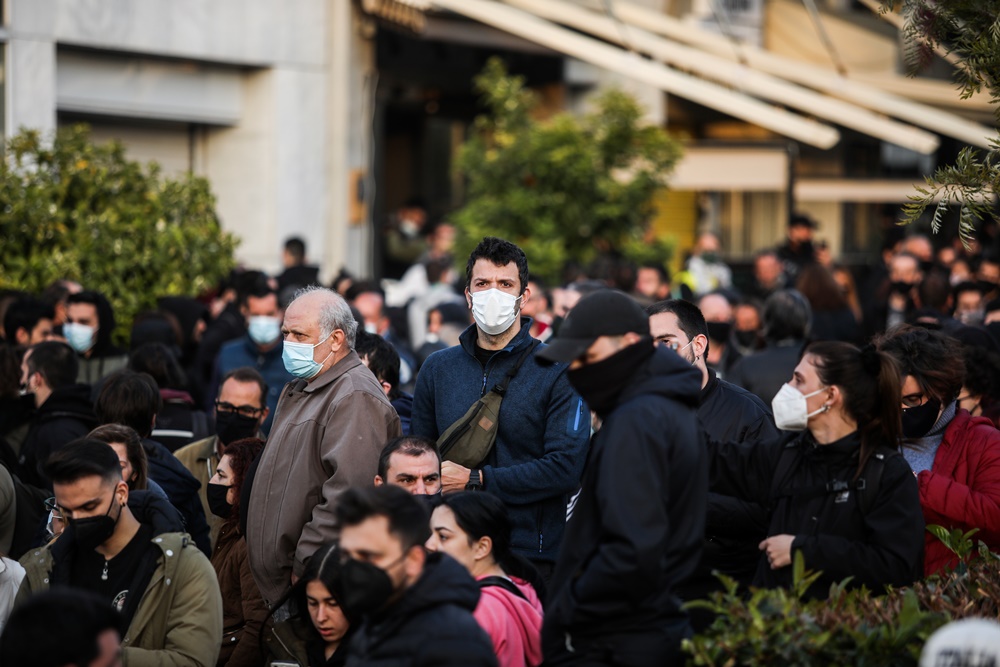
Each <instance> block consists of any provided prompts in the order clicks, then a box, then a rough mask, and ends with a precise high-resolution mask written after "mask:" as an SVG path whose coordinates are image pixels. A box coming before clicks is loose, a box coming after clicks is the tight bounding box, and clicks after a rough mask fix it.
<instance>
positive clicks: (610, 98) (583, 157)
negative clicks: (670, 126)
mask: <svg viewBox="0 0 1000 667" xmlns="http://www.w3.org/2000/svg"><path fill="white" fill-rule="evenodd" d="M475 83H476V89H477V90H478V91H479V93H480V95H481V96H482V102H483V104H484V106H485V107H486V109H487V113H486V114H485V115H483V116H480V117H479V118H477V120H476V123H475V128H476V134H474V135H473V136H472V137H470V138H469V140H468V141H467V142H466V144H465V145H464V146H463V148H462V150H461V151H460V153H459V156H458V160H457V163H456V164H457V170H458V172H459V174H461V175H462V176H464V177H465V178H466V180H467V187H466V204H465V206H464V207H463V208H462V209H461V210H459V211H458V212H456V213H455V215H454V216H453V217H452V219H453V220H454V222H455V223H456V225H457V227H458V229H459V240H458V247H457V249H456V253H457V255H458V256H462V255H463V254H464V253H466V252H468V251H471V249H472V247H474V246H475V244H476V243H478V242H479V240H480V239H481V238H482V237H483V236H488V235H490V236H502V237H504V238H506V239H508V240H511V241H513V242H515V243H517V244H519V245H521V246H522V247H524V248H525V250H527V251H528V252H529V255H530V257H531V265H532V271H533V272H536V273H538V274H540V275H542V276H544V277H546V278H548V279H549V280H552V281H556V280H558V278H559V275H560V272H561V271H562V269H563V267H564V265H565V264H566V263H567V262H568V261H570V260H573V261H578V262H581V263H587V262H589V261H592V260H593V259H595V258H596V257H598V256H599V255H602V254H613V253H619V254H621V255H624V256H625V257H628V258H629V259H633V260H634V261H647V260H658V261H661V262H662V261H665V260H666V259H667V258H668V257H669V254H670V252H671V250H672V247H671V246H670V245H668V244H665V243H663V242H655V241H654V239H652V238H651V237H650V236H649V235H648V222H649V220H650V218H651V217H652V215H653V213H654V209H653V205H652V201H651V200H652V196H653V194H654V193H655V192H656V191H657V190H658V189H660V188H662V187H664V186H665V185H666V178H667V175H668V174H669V172H670V170H671V169H672V168H673V165H674V164H675V163H676V161H677V159H678V158H679V156H680V149H679V146H678V145H677V143H676V142H674V141H673V140H671V139H670V138H669V137H668V136H667V135H666V133H665V132H664V131H663V130H662V129H661V128H658V127H647V126H643V125H641V124H640V119H641V116H642V113H641V110H640V108H639V106H638V105H637V104H636V102H635V100H633V99H632V98H631V97H629V96H628V95H625V94H624V93H621V92H616V91H612V92H609V93H606V94H605V95H604V96H602V97H601V98H600V99H599V100H598V102H597V105H596V109H595V111H594V112H593V113H591V114H589V115H587V116H585V117H583V118H576V117H574V116H572V115H569V114H560V115H557V116H555V117H553V118H551V119H548V120H545V121H540V120H536V119H534V118H533V116H532V114H533V113H535V111H536V108H537V102H536V99H535V96H534V95H533V94H532V93H531V92H530V91H528V90H525V88H524V81H523V79H522V78H521V77H512V76H508V75H507V72H506V70H505V68H504V66H503V63H502V61H500V60H499V59H497V58H494V59H491V60H490V61H489V63H488V64H487V66H486V68H485V69H484V70H483V72H482V74H480V75H479V76H478V77H477V78H476V82H475Z"/></svg>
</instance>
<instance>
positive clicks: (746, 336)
mask: <svg viewBox="0 0 1000 667" xmlns="http://www.w3.org/2000/svg"><path fill="white" fill-rule="evenodd" d="M733 336H734V337H735V338H736V342H737V343H739V344H740V347H744V348H750V349H753V348H755V347H757V332H756V331H752V330H751V331H734V332H733Z"/></svg>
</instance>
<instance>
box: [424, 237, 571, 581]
mask: <svg viewBox="0 0 1000 667" xmlns="http://www.w3.org/2000/svg"><path fill="white" fill-rule="evenodd" d="M465 277H466V290H465V295H466V299H467V304H468V307H469V308H470V309H471V310H472V315H473V318H474V320H475V324H473V325H471V326H470V327H469V328H467V329H466V330H465V332H464V333H463V334H462V336H461V340H460V342H461V344H460V346H458V347H453V348H449V349H447V350H442V351H440V352H435V353H434V354H432V355H431V356H430V357H428V359H427V361H425V362H424V365H423V367H422V368H421V369H420V374H419V375H418V376H417V386H416V389H415V390H414V396H413V422H412V428H411V433H413V434H414V435H422V436H426V437H428V438H430V439H432V440H437V439H438V438H440V436H441V434H442V433H444V432H445V431H447V429H448V427H450V426H451V425H452V424H453V423H455V422H456V421H457V420H458V419H459V418H461V417H462V416H463V415H464V414H465V413H466V412H467V411H468V409H469V408H470V407H471V406H472V405H473V404H474V403H475V402H476V401H478V400H479V399H480V397H482V396H483V394H485V393H486V392H487V391H490V390H491V389H492V388H493V387H494V386H495V385H496V384H498V383H499V382H501V381H502V380H503V379H504V377H505V376H506V375H507V373H508V372H509V371H511V370H512V369H513V368H514V366H515V365H516V364H517V363H518V362H519V360H520V359H521V358H522V357H524V363H523V364H522V365H521V367H520V369H519V370H518V371H517V374H516V376H515V377H514V378H513V379H512V380H511V381H510V384H509V386H508V387H507V391H506V394H505V398H504V399H503V403H502V404H501V406H500V414H499V419H498V426H497V433H496V444H495V445H494V446H493V448H492V450H491V451H490V452H489V454H488V456H487V457H486V459H485V461H483V462H482V464H481V465H480V466H478V467H476V468H472V469H470V468H467V467H465V466H462V465H459V464H457V463H455V462H453V461H448V460H445V462H444V463H443V464H442V465H441V482H442V484H441V485H442V489H443V492H444V493H449V492H453V491H461V490H463V489H467V488H468V489H482V490H484V491H486V492H488V493H493V494H494V495H496V496H497V497H498V498H500V500H502V501H503V502H504V504H505V505H506V507H507V509H508V511H509V512H510V518H511V522H512V523H513V532H512V539H511V543H512V547H513V550H514V551H516V552H517V553H519V554H521V555H522V556H524V557H526V558H528V559H530V560H532V561H533V562H534V563H535V564H536V566H540V569H542V570H543V575H544V574H548V573H551V568H552V564H553V563H554V562H555V558H556V555H557V554H558V551H559V544H560V542H561V541H562V535H563V531H564V529H565V524H566V504H567V501H568V499H569V496H570V494H572V493H573V492H574V491H575V490H576V489H577V487H578V486H579V483H580V475H581V474H582V471H583V465H584V462H585V459H586V455H587V454H586V452H587V443H588V441H589V439H590V412H589V411H588V410H587V407H586V405H585V404H584V402H583V401H582V400H581V399H580V397H579V396H578V395H577V394H576V393H575V392H574V391H573V388H572V387H571V386H570V384H569V382H568V380H567V379H566V365H565V364H542V363H541V362H540V361H538V359H537V358H536V354H535V353H534V352H533V351H532V350H533V349H535V350H543V349H544V348H545V345H544V344H538V342H537V341H535V339H533V338H532V337H531V334H530V329H531V319H530V318H526V317H521V316H520V306H521V305H522V304H523V303H524V302H525V301H527V300H528V299H530V298H531V290H529V289H528V288H527V284H528V258H527V257H526V256H525V254H524V252H523V251H522V250H521V249H520V248H518V247H517V246H516V245H514V244H513V243H511V242H509V241H505V240H503V239H498V238H494V237H487V238H484V239H483V240H482V241H481V242H480V243H479V245H478V246H476V248H475V250H473V251H472V253H471V255H470V256H469V261H468V264H467V265H466V271H465ZM535 346H537V347H535ZM525 355H527V356H525ZM445 459H447V457H445Z"/></svg>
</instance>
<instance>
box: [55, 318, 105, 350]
mask: <svg viewBox="0 0 1000 667" xmlns="http://www.w3.org/2000/svg"><path fill="white" fill-rule="evenodd" d="M96 334H97V329H96V328H95V327H92V326H88V325H86V324H78V323H74V322H67V323H66V324H64V325H63V335H64V336H66V342H67V343H69V346H70V347H71V348H73V349H74V350H76V351H77V352H79V353H80V354H83V353H85V352H86V351H87V350H89V349H90V348H92V347H94V338H95V335H96Z"/></svg>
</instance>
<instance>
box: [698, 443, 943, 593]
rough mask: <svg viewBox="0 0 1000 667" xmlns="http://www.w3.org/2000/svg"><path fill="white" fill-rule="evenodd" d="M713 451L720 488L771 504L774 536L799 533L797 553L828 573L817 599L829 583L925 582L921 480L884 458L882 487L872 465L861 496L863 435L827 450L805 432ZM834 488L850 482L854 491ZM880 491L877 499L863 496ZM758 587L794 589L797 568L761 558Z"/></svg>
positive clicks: (716, 446) (875, 586) (899, 461)
mask: <svg viewBox="0 0 1000 667" xmlns="http://www.w3.org/2000/svg"><path fill="white" fill-rule="evenodd" d="M709 446H710V449H711V450H712V457H711V472H712V488H713V490H716V491H721V492H723V493H727V494H729V495H736V496H740V497H744V498H746V499H748V500H753V501H756V502H758V503H760V504H762V505H766V506H767V507H768V508H769V510H770V523H769V528H768V535H769V536H774V535H794V536H795V541H794V542H793V543H792V552H793V554H794V552H795V551H801V552H802V555H803V557H804V559H805V565H806V568H807V569H809V570H813V571H822V572H823V576H822V577H821V578H820V579H819V580H818V581H817V582H816V583H815V584H814V585H813V587H812V588H811V589H810V591H809V595H810V596H812V597H819V598H822V597H826V596H827V595H828V594H829V588H830V584H831V583H835V582H839V581H841V580H843V579H845V578H846V577H853V578H854V579H853V581H852V582H851V583H852V585H854V586H861V585H862V584H864V585H866V586H867V587H868V588H870V589H872V590H873V591H879V590H882V589H883V588H884V587H885V586H889V585H892V586H906V585H908V584H911V583H913V582H914V581H915V580H916V579H918V578H920V576H921V574H922V572H923V552H924V519H923V513H922V511H921V509H920V497H919V493H918V490H917V481H916V479H915V478H914V476H913V473H912V472H911V471H910V466H909V465H908V464H907V463H906V460H905V459H903V457H902V456H900V455H896V454H893V455H890V456H888V457H886V458H885V460H884V462H883V463H882V465H881V466H880V467H881V468H882V473H881V476H880V477H879V480H878V481H876V480H874V479H869V477H870V476H871V477H874V475H875V474H876V473H875V470H877V468H878V467H879V466H876V465H875V464H874V463H873V462H869V464H868V465H867V466H866V468H865V471H864V472H863V473H862V475H861V478H862V479H865V485H866V486H867V487H868V488H867V490H865V491H859V490H858V489H857V484H856V483H852V481H853V478H854V475H855V473H856V472H857V466H858V454H859V452H860V449H861V441H860V439H859V437H858V434H857V433H856V432H855V433H852V434H851V435H848V436H846V437H844V438H842V439H840V440H838V441H836V442H833V443H830V444H828V445H819V444H817V443H816V441H815V440H814V439H813V437H812V435H811V434H810V433H809V432H808V431H803V432H802V433H795V434H788V435H786V436H785V437H783V438H782V439H779V440H774V441H772V442H769V443H757V444H743V445H738V444H735V443H727V444H722V443H716V442H712V443H710V445H709ZM786 449H787V450H788V451H786V452H785V453H784V456H786V457H790V458H789V459H787V460H786V462H785V464H782V465H781V468H782V469H784V470H787V471H788V472H787V473H784V474H782V473H781V472H779V471H778V468H779V460H780V459H781V457H782V452H783V451H784V450H786ZM775 475H778V476H780V477H782V479H777V478H776V477H775ZM831 482H844V483H845V484H846V487H847V490H844V487H843V486H841V487H840V488H839V489H834V488H832V485H830V486H828V485H829V484H830V483H831ZM874 487H877V493H876V494H875V496H874V497H868V498H866V497H864V494H866V493H869V494H870V493H871V491H872V490H873V489H874ZM866 506H867V508H866ZM754 583H755V584H756V585H758V586H766V587H778V586H789V585H791V583H792V568H791V567H783V568H781V569H778V570H772V569H771V568H770V566H769V565H768V563H767V558H766V557H764V556H763V555H761V559H760V561H759V563H758V566H757V574H756V576H755V577H754Z"/></svg>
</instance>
